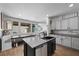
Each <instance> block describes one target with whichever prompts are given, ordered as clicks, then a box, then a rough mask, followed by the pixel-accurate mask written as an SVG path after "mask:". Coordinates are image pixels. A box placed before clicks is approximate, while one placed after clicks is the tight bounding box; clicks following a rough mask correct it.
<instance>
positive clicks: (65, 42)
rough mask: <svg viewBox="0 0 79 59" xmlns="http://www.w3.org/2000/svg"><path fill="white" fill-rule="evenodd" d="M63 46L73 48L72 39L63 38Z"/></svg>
mask: <svg viewBox="0 0 79 59" xmlns="http://www.w3.org/2000/svg"><path fill="white" fill-rule="evenodd" d="M62 45H63V46H67V47H71V37H63V40H62Z"/></svg>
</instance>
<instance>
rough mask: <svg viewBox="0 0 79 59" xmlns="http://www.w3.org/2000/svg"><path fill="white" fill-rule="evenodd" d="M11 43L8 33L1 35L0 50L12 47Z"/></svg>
mask: <svg viewBox="0 0 79 59" xmlns="http://www.w3.org/2000/svg"><path fill="white" fill-rule="evenodd" d="M11 44H12V43H11V36H10V35H6V36H3V38H2V51H4V50H8V49H11V48H12V46H11Z"/></svg>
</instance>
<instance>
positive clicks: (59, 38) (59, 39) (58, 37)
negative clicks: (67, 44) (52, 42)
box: [56, 35, 62, 44]
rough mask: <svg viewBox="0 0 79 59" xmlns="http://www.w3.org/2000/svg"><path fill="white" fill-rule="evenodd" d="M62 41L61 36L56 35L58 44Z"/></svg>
mask: <svg viewBox="0 0 79 59" xmlns="http://www.w3.org/2000/svg"><path fill="white" fill-rule="evenodd" d="M61 43H62V41H61V36H58V35H57V36H56V44H61Z"/></svg>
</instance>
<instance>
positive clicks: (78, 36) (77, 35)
mask: <svg viewBox="0 0 79 59" xmlns="http://www.w3.org/2000/svg"><path fill="white" fill-rule="evenodd" d="M50 35H52V34H50ZM54 35H61V36H69V37H77V38H79V34H66V33H54Z"/></svg>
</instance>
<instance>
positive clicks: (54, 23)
mask: <svg viewBox="0 0 79 59" xmlns="http://www.w3.org/2000/svg"><path fill="white" fill-rule="evenodd" d="M51 29H56V20H55V19H53V20H52V24H51Z"/></svg>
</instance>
